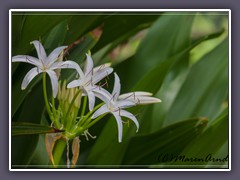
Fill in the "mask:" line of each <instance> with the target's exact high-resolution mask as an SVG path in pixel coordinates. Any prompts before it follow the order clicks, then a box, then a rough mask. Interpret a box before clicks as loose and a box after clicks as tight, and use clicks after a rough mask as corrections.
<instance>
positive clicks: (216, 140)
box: [172, 109, 229, 168]
mask: <svg viewBox="0 0 240 180" xmlns="http://www.w3.org/2000/svg"><path fill="white" fill-rule="evenodd" d="M228 124H229V121H228V109H225V111H224V112H223V113H222V114H221V115H220V116H219V117H218V118H217V119H216V120H214V121H213V122H212V123H211V124H209V127H208V128H207V129H206V130H205V131H204V133H202V134H201V135H200V136H199V137H197V138H196V139H195V140H194V141H192V142H191V143H190V144H189V145H188V146H186V147H185V149H184V150H183V152H182V153H181V155H182V156H185V157H186V158H185V159H187V158H198V159H204V161H203V162H202V161H199V162H191V161H187V160H186V161H177V162H174V163H172V164H173V165H178V164H181V165H189V166H191V165H199V167H203V166H202V165H206V164H207V163H208V166H211V165H218V164H219V161H218V162H211V161H209V162H208V161H205V158H207V157H210V156H211V157H212V158H215V159H218V158H220V156H216V153H217V152H218V151H219V150H220V148H221V147H222V146H223V145H224V144H225V142H226V141H227V140H228V133H229V132H228ZM227 156H228V154H226V152H225V153H224V155H223V156H221V159H223V158H225V157H227ZM220 163H221V162H220ZM197 167H198V166H197ZM197 167H196V168H197ZM213 167H214V166H213Z"/></svg>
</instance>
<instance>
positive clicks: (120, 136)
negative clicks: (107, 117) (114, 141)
mask: <svg viewBox="0 0 240 180" xmlns="http://www.w3.org/2000/svg"><path fill="white" fill-rule="evenodd" d="M113 115H114V117H115V119H116V121H117V126H118V142H119V143H121V142H122V131H123V125H122V119H121V117H120V116H119V115H118V112H115V113H113Z"/></svg>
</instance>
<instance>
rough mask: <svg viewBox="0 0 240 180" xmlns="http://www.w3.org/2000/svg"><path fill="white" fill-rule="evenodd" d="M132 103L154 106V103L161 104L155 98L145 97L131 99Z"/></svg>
mask: <svg viewBox="0 0 240 180" xmlns="http://www.w3.org/2000/svg"><path fill="white" fill-rule="evenodd" d="M133 101H134V102H135V103H136V104H154V103H160V102H162V101H161V100H160V99H158V98H155V97H145V96H139V97H137V98H135V100H134V99H133Z"/></svg>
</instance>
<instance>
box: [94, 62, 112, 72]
mask: <svg viewBox="0 0 240 180" xmlns="http://www.w3.org/2000/svg"><path fill="white" fill-rule="evenodd" d="M111 64H112V63H105V64H102V65H100V66H97V67H95V68H93V74H94V73H96V72H98V71H100V70H103V69H105V68H108V67H110V66H111Z"/></svg>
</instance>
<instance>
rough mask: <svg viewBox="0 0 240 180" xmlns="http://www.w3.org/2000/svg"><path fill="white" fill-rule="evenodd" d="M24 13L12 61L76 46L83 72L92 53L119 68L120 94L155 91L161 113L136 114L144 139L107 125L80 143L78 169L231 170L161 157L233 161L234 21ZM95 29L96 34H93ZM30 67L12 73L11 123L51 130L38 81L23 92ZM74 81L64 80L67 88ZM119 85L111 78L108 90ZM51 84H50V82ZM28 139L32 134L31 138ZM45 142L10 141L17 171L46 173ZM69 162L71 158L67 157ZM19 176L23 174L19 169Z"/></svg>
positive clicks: (204, 15)
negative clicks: (36, 45)
mask: <svg viewBox="0 0 240 180" xmlns="http://www.w3.org/2000/svg"><path fill="white" fill-rule="evenodd" d="M139 14H141V13H138V15H136V13H129V14H126V13H118V12H116V13H93V14H91V13H86V14H82V13H79V12H75V13H71V12H69V13H67V14H64V13H60V14H59V15H56V14H55V15H54V14H52V13H50V12H49V13H42V14H39V13H34V12H32V13H31V14H30V13H27V12H26V13H17V12H12V56H14V55H20V54H22V55H24V54H29V55H36V53H35V51H34V49H33V47H32V46H31V45H30V44H29V42H30V41H32V40H36V39H37V40H38V39H41V41H42V42H43V44H44V47H45V48H46V49H47V51H48V52H50V51H51V50H53V49H54V48H55V47H57V46H60V45H68V46H69V45H72V44H74V42H77V41H79V40H80V39H82V40H81V41H79V42H80V43H75V44H74V46H73V47H72V48H71V50H70V52H69V55H67V56H66V58H67V59H70V60H73V61H76V62H77V63H79V64H82V62H83V60H84V58H85V53H86V52H87V51H88V50H91V51H92V55H93V60H94V62H95V65H99V64H101V63H103V62H112V63H113V66H114V68H115V71H116V72H117V73H118V74H119V76H120V79H121V84H122V93H124V92H129V91H133V90H138V91H139V90H144V91H149V92H152V93H153V94H154V95H155V96H156V97H158V98H160V99H161V100H162V103H161V104H155V105H150V106H141V107H137V108H132V109H131V111H132V112H133V113H135V114H138V116H137V119H138V121H139V123H140V130H139V133H137V134H136V133H135V127H134V125H133V124H129V126H128V125H127V124H124V132H123V142H122V143H118V141H117V125H116V122H115V120H114V119H113V118H112V117H111V116H106V117H105V118H104V119H103V120H102V121H100V122H99V123H97V124H96V125H95V126H94V127H93V128H91V129H90V130H89V131H90V132H91V133H92V134H93V135H96V136H97V138H96V139H94V140H91V141H86V140H85V139H84V138H83V137H82V138H81V150H80V152H81V153H80V158H79V160H78V163H77V164H78V165H79V167H80V168H88V167H91V168H98V167H100V168H104V167H106V168H124V167H127V168H128V167H134V168H138V167H140V168H142V167H145V168H182V167H184V168H209V167H211V168H228V162H223V161H221V162H219V161H218V162H217V163H216V162H212V161H209V162H206V163H202V162H189V161H185V162H183V161H180V160H179V161H171V160H169V159H168V160H166V161H164V162H163V161H161V160H160V159H159V157H160V156H161V155H164V154H165V155H166V154H168V155H172V156H178V155H185V156H188V157H192V158H205V157H206V156H207V155H208V154H211V155H212V156H213V157H216V158H225V157H226V156H228V129H229V127H228V121H229V119H228V83H229V80H228V70H229V67H228V61H229V60H228V57H229V51H228V46H229V45H228V38H229V37H228V13H227V12H187V13H186V12H161V13H154V14H153V13H145V14H144V13H142V14H141V15H139ZM96 28H97V29H96ZM29 68H30V65H26V64H19V63H14V64H12V94H11V96H12V111H11V112H12V114H11V116H12V121H13V122H29V123H37V124H42V125H49V124H48V123H49V122H48V119H46V116H45V109H44V105H43V95H42V87H41V86H42V85H41V82H40V81H41V77H38V78H35V79H34V80H33V82H31V83H30V85H29V86H28V87H27V89H26V90H24V91H22V90H21V88H20V85H21V82H22V80H23V77H24V75H25V73H26V72H27V71H28V70H29ZM75 75H76V74H75V73H73V71H68V70H66V71H64V72H63V73H62V79H67V80H68V81H69V80H70V79H72V78H73V77H74V76H75ZM112 81H113V78H112V76H110V79H109V85H110V86H111V84H112ZM48 83H49V82H48ZM26 130H27V129H26ZM43 139H44V135H31V136H27V135H24V136H13V137H12V141H11V143H12V144H11V145H12V146H11V147H12V149H11V153H12V165H13V168H17V167H18V165H25V166H24V167H35V168H39V167H40V168H41V167H42V166H38V165H47V164H48V157H47V154H46V150H45V144H44V140H43ZM62 160H63V161H65V160H66V157H63V158H62ZM21 167H22V166H21Z"/></svg>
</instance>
